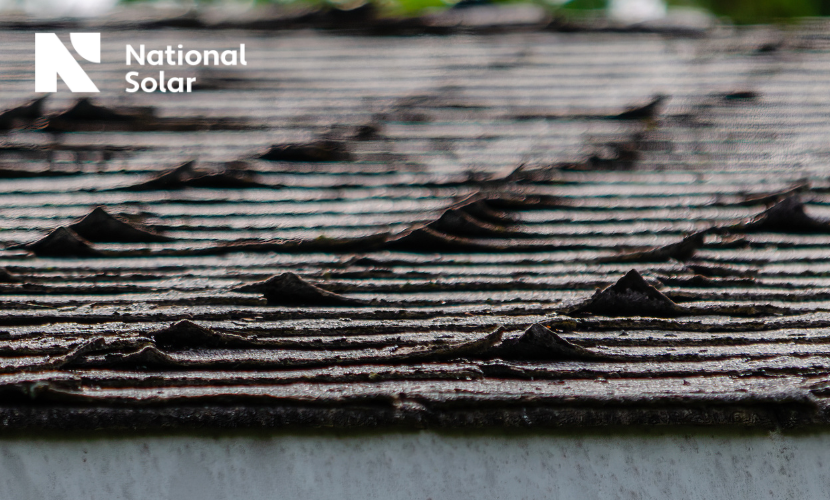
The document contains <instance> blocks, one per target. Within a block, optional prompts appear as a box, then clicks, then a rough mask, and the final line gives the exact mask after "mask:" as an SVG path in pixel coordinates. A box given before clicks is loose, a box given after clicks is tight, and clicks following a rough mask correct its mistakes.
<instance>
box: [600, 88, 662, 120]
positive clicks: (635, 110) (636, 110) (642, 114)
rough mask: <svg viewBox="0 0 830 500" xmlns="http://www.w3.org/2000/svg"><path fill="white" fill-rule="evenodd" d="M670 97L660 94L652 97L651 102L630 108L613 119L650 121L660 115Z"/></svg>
mask: <svg viewBox="0 0 830 500" xmlns="http://www.w3.org/2000/svg"><path fill="white" fill-rule="evenodd" d="M668 98H669V97H668V96H666V95H663V94H658V95H655V96H654V97H652V99H651V101H649V102H648V103H647V104H644V105H642V106H637V107H632V108H629V109H627V110H625V111H623V112H622V113H620V114H618V115H614V116H612V117H611V118H614V119H616V120H649V119H653V118H654V117H656V116H657V115H658V114H660V111H661V110H662V108H663V104H665V102H666V101H667V100H668Z"/></svg>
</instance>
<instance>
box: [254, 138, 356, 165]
mask: <svg viewBox="0 0 830 500" xmlns="http://www.w3.org/2000/svg"><path fill="white" fill-rule="evenodd" d="M257 158H258V159H260V160H267V161H302V162H329V161H352V154H351V152H350V151H349V148H348V146H347V145H346V143H344V142H340V141H334V140H319V141H315V142H310V143H306V144H302V143H297V144H277V145H274V146H271V147H270V148H269V149H268V151H266V152H264V153H262V154H261V155H259V156H257Z"/></svg>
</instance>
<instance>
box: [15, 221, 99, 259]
mask: <svg viewBox="0 0 830 500" xmlns="http://www.w3.org/2000/svg"><path fill="white" fill-rule="evenodd" d="M23 248H25V249H27V250H29V251H31V252H33V253H34V254H35V255H37V256H39V257H98V256H100V255H101V252H99V251H98V250H96V249H95V248H94V247H93V246H92V243H90V242H89V241H87V240H85V239H84V238H82V237H81V236H79V235H78V234H77V233H75V231H73V230H71V229H69V228H66V227H59V228H57V229H55V230H54V231H52V232H51V233H49V234H48V235H46V236H45V237H43V238H42V239H40V240H38V241H36V242H34V243H29V244H28V245H24V246H23Z"/></svg>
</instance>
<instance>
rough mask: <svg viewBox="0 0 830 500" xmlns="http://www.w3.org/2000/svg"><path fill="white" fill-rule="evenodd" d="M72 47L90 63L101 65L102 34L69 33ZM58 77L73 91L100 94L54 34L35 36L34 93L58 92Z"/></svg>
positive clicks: (36, 34)
mask: <svg viewBox="0 0 830 500" xmlns="http://www.w3.org/2000/svg"><path fill="white" fill-rule="evenodd" d="M69 40H70V41H71V42H72V48H74V49H75V52H77V53H78V55H80V56H81V57H83V58H84V59H86V60H87V61H89V62H94V63H100V62H101V34H100V33H70V34H69ZM58 76H60V77H61V79H62V80H63V81H64V83H66V86H67V87H69V90H71V91H72V92H98V87H96V86H95V84H94V83H92V80H90V78H89V76H87V74H86V72H84V70H83V68H81V65H80V64H78V61H76V60H75V58H74V57H73V56H72V53H71V52H69V49H67V48H66V47H65V46H64V45H63V43H62V42H61V41H60V39H59V38H58V35H56V34H55V33H35V92H57V90H58Z"/></svg>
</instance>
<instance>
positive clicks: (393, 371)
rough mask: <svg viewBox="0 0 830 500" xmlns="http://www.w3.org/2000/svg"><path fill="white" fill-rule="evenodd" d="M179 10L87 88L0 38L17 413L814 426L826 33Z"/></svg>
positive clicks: (0, 226)
mask: <svg viewBox="0 0 830 500" xmlns="http://www.w3.org/2000/svg"><path fill="white" fill-rule="evenodd" d="M485 17H486V16H485ZM185 21H186V20H181V19H179V20H174V21H171V22H168V23H160V24H158V25H152V23H150V24H145V25H138V26H135V27H133V28H130V27H129V26H124V25H121V26H120V28H121V31H114V30H104V31H103V35H102V37H103V54H102V63H101V64H100V65H91V66H85V67H87V68H89V73H90V75H91V77H92V78H93V80H94V81H95V82H96V83H97V84H98V85H99V88H101V90H102V92H101V94H99V95H96V96H95V97H94V98H93V99H92V100H81V101H78V100H77V96H73V95H72V94H71V93H68V92H65V91H64V92H59V93H57V94H54V95H52V96H49V97H48V98H47V99H45V100H43V101H37V102H34V103H29V101H31V100H32V99H34V98H36V97H38V96H36V95H34V94H33V93H32V88H33V61H32V60H31V57H32V51H33V49H32V47H33V44H32V40H33V33H34V31H35V30H37V29H38V28H40V27H39V26H34V25H26V24H25V23H24V24H13V23H10V24H7V25H6V27H5V28H4V30H3V31H0V43H2V46H3V47H4V50H3V51H0V80H2V82H3V85H2V87H1V88H0V104H2V106H0V107H2V109H7V110H9V111H7V112H5V113H3V114H2V115H0V128H3V129H4V131H3V132H2V139H0V176H2V182H0V213H2V217H1V218H0V242H2V246H3V248H4V249H3V250H1V251H0V266H2V267H3V268H4V269H5V271H4V272H3V273H0V282H2V283H0V290H2V295H0V393H1V394H2V397H0V422H2V426H4V427H5V428H7V429H16V428H89V429H95V428H114V429H117V428H167V427H198V426H220V427H248V426H255V427H258V426H264V427H269V426H286V425H297V426H360V427H372V426H386V425H403V426H434V427H441V426H447V427H460V426H528V427H544V426H562V425H618V424H622V425H627V424H740V425H760V426H797V425H805V424H815V423H819V424H823V423H827V422H828V418H830V413H828V406H827V401H826V397H827V396H828V395H829V394H830V375H829V374H830V311H829V309H830V254H828V248H830V223H828V222H825V219H830V206H828V204H830V194H828V193H830V179H828V168H827V162H828V158H830V140H828V138H829V137H828V136H830V128H829V127H830V125H828V123H827V116H828V115H830V91H829V90H830V89H828V83H827V82H830V78H828V76H830V39H828V37H827V35H826V33H827V31H826V26H825V25H824V24H821V23H813V22H808V23H804V24H802V25H800V26H799V27H798V28H795V29H793V28H791V29H789V30H787V31H777V30H774V29H771V28H748V29H743V30H732V29H726V28H715V29H710V30H707V31H684V30H678V31H672V30H647V29H631V30H622V29H594V30H592V29H558V30H557V29H556V26H551V25H549V24H541V25H538V26H536V25H534V26H531V27H528V26H525V25H521V26H520V27H519V28H515V27H514V28H515V29H505V30H502V31H503V32H500V33H496V32H494V31H498V30H492V29H489V30H484V32H479V31H476V30H466V31H465V30H464V29H450V28H447V29H444V30H443V31H442V30H438V29H434V30H432V31H430V30H427V29H420V31H419V30H418V29H415V30H414V32H415V33H416V34H417V33H420V35H419V36H402V37H395V36H380V35H379V34H378V33H374V32H372V33H366V32H363V31H366V30H362V31H358V32H357V33H343V32H338V31H331V30H304V29H290V28H291V26H290V23H288V22H283V23H282V24H279V25H278V26H277V27H278V28H279V29H268V25H267V22H266V21H267V20H265V21H261V22H260V24H255V25H251V24H248V25H246V24H244V23H243V24H241V25H239V24H233V23H231V24H230V25H228V26H224V27H225V28H228V29H212V30H206V29H204V28H203V26H202V25H201V24H200V23H199V22H197V20H192V22H191V23H190V24H188V22H185ZM240 22H241V21H240ZM307 22H311V21H307ZM315 22H318V23H319V22H320V21H319V19H318V20H317V21H315ZM329 22H331V21H329ZM148 23H149V22H148ZM312 24H313V23H312ZM335 24H336V23H335ZM434 24H435V23H433V25H434ZM439 24H440V23H439ZM445 24H446V23H445ZM520 24H521V23H520ZM531 24H532V23H531ZM169 26H173V27H174V28H165V29H153V28H160V27H162V28H164V27H169ZM176 26H179V27H178V28H176ZM442 26H443V25H442ZM219 27H222V26H219ZM240 27H241V28H246V29H244V30H240V29H237V28H240ZM300 27H306V25H301V26H300ZM230 28H233V29H230ZM254 28H256V29H254ZM422 28H423V27H422ZM50 29H54V27H51V28H50ZM67 29H69V27H67ZM369 31H371V30H369ZM423 33H427V34H426V35H424V34H423ZM429 33H432V34H429ZM125 43H133V44H138V43H146V44H148V46H149V45H151V44H155V45H157V46H160V47H163V46H165V45H168V44H173V43H186V45H187V48H199V47H202V48H221V47H225V48H236V47H237V46H238V44H239V43H245V44H246V47H247V59H248V63H249V65H248V66H247V67H240V68H236V69H231V70H229V69H222V70H218V69H217V70H211V71H205V70H201V71H196V70H193V69H187V70H181V69H177V68H167V69H168V71H169V73H168V75H172V74H177V75H184V74H187V76H196V77H197V78H198V80H197V88H196V90H195V91H194V92H193V93H192V94H159V93H155V94H144V93H136V94H125V93H124V91H123V89H124V87H125V82H124V80H123V77H124V72H125V67H124V61H123V59H124V54H123V53H122V51H123V47H124V44H125ZM162 69H164V68H162ZM140 70H141V71H146V68H144V69H140ZM147 76H150V73H149V72H148V75H147ZM150 107H152V108H150ZM635 108H639V109H635ZM99 207H100V208H99ZM632 270H634V271H633V272H632ZM611 285H613V286H611ZM598 289H599V290H598Z"/></svg>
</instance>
